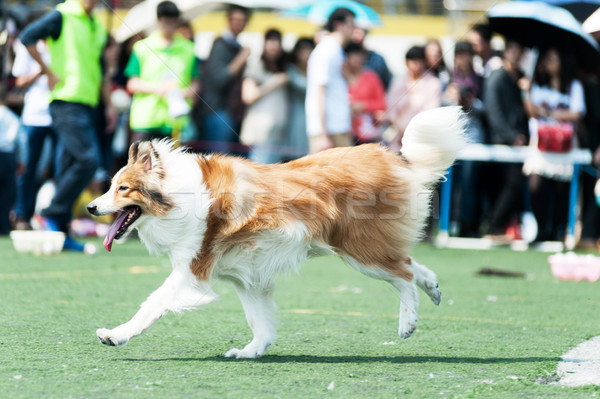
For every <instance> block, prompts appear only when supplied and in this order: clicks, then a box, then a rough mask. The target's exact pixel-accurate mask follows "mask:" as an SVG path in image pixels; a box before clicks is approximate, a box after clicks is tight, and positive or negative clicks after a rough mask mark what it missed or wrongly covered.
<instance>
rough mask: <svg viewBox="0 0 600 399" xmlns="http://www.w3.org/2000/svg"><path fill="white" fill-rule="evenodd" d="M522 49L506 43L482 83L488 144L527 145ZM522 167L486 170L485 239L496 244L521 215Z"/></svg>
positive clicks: (509, 165) (505, 164)
mask: <svg viewBox="0 0 600 399" xmlns="http://www.w3.org/2000/svg"><path fill="white" fill-rule="evenodd" d="M522 56H523V48H522V47H521V45H520V44H518V43H517V42H514V41H510V40H507V42H506V49H505V50H504V57H503V65H502V67H501V68H500V69H497V70H495V71H493V72H492V74H491V75H490V77H489V78H488V79H487V80H486V81H485V86H484V87H485V88H484V92H483V93H484V100H483V101H484V104H485V116H486V119H487V122H488V126H489V134H490V137H489V143H490V144H503V145H512V146H523V145H526V144H527V141H528V136H529V133H528V127H527V116H526V114H525V108H524V105H523V100H522V98H521V90H520V87H519V79H521V78H522V77H523V74H522V72H521V71H520V69H519V64H520V62H521V57H522ZM521 168H522V165H520V164H517V163H501V164H497V165H493V167H490V168H489V171H488V174H489V175H490V180H491V181H493V182H494V183H493V184H494V187H492V189H495V191H496V192H495V193H492V201H491V210H490V211H491V212H490V221H489V224H490V225H489V231H488V235H489V236H490V238H492V239H496V240H499V241H505V240H506V235H505V233H506V227H507V225H508V223H509V222H510V221H511V218H516V217H518V215H519V214H520V213H521V212H522V211H523V173H522V171H521Z"/></svg>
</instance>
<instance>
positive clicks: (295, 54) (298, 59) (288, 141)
mask: <svg viewBox="0 0 600 399" xmlns="http://www.w3.org/2000/svg"><path fill="white" fill-rule="evenodd" d="M314 48H315V42H314V41H313V40H312V39H310V38H307V37H303V38H300V39H298V41H297V42H296V44H295V45H294V49H293V50H292V55H291V60H290V64H289V65H288V69H287V73H288V76H289V77H290V83H289V99H290V101H289V103H290V113H289V118H288V127H287V134H286V135H285V139H284V143H283V147H284V148H286V154H287V156H286V159H285V160H291V159H296V158H300V157H302V156H304V155H306V154H308V152H309V147H308V136H307V135H306V104H305V101H306V85H307V78H306V73H307V68H308V58H309V57H310V54H311V53H312V51H313V49H314Z"/></svg>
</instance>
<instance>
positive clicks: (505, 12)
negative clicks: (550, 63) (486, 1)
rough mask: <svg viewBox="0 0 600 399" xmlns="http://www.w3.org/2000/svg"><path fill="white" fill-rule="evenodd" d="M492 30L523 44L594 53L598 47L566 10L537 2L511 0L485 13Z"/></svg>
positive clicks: (597, 51)
mask: <svg viewBox="0 0 600 399" xmlns="http://www.w3.org/2000/svg"><path fill="white" fill-rule="evenodd" d="M487 15H488V20H489V22H490V27H491V28H492V30H494V31H495V32H498V33H500V34H502V35H504V36H505V37H507V38H510V39H512V40H515V41H517V42H519V43H521V44H522V45H524V46H527V47H557V48H560V49H562V50H567V51H571V52H575V53H579V54H578V55H581V53H584V54H588V55H589V54H592V55H593V56H598V54H599V51H600V47H599V46H598V43H596V41H595V40H594V38H593V37H592V36H591V35H590V34H589V33H587V32H585V31H584V30H583V27H582V26H581V23H579V21H577V20H576V19H575V17H574V16H573V15H572V14H571V13H570V12H568V11H567V10H565V9H563V8H560V7H554V6H551V5H549V4H546V3H543V2H538V1H511V2H508V3H502V4H498V5H496V6H494V7H492V8H490V9H489V10H488V12H487Z"/></svg>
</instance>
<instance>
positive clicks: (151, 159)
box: [136, 141, 165, 178]
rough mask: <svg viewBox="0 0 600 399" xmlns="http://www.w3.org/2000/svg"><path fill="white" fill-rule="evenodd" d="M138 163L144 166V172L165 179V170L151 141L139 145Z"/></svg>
mask: <svg viewBox="0 0 600 399" xmlns="http://www.w3.org/2000/svg"><path fill="white" fill-rule="evenodd" d="M136 163H140V164H142V165H143V166H144V172H146V173H151V174H155V175H157V176H158V177H160V178H162V177H164V174H165V172H164V169H163V167H162V162H161V160H160V156H159V154H158V151H156V149H155V148H154V146H153V145H152V142H151V141H143V142H141V143H139V145H138V148H137V159H136Z"/></svg>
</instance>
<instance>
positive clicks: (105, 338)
mask: <svg viewBox="0 0 600 399" xmlns="http://www.w3.org/2000/svg"><path fill="white" fill-rule="evenodd" d="M115 330H116V329H115ZM115 330H108V329H106V328H99V329H98V330H96V336H97V337H98V339H99V340H100V342H101V343H103V344H104V345H108V346H120V345H125V344H126V343H127V342H129V338H128V337H126V336H123V335H121V336H120V335H119V334H117V333H116V332H115Z"/></svg>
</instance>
